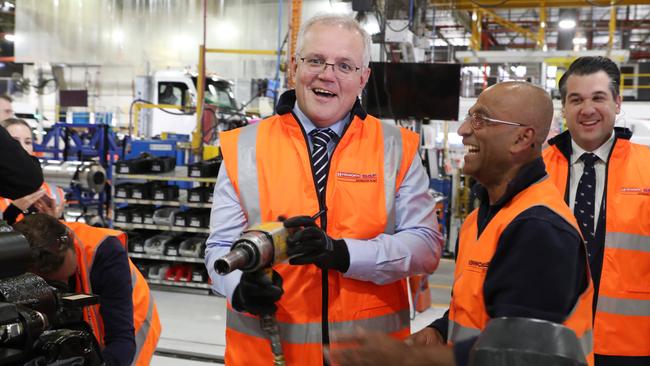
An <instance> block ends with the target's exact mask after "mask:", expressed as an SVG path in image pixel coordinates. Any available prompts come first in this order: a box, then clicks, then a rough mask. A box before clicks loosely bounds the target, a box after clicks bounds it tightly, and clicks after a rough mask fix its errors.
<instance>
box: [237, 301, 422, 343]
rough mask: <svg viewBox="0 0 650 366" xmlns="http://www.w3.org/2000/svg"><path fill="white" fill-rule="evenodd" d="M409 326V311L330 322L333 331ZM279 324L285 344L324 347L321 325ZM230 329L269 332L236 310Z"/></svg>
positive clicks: (396, 329) (250, 333)
mask: <svg viewBox="0 0 650 366" xmlns="http://www.w3.org/2000/svg"><path fill="white" fill-rule="evenodd" d="M409 324H410V320H409V313H408V309H407V310H403V311H400V312H398V313H393V314H388V315H382V316H378V317H375V318H370V319H359V320H350V321H344V322H333V323H329V329H330V330H333V331H350V330H353V329H355V327H361V328H363V329H367V330H370V331H381V332H384V333H394V332H399V331H401V330H403V329H408V326H409ZM278 325H279V327H280V339H281V340H282V341H283V342H287V343H292V344H309V343H312V344H314V343H317V344H320V343H321V342H322V336H321V329H322V328H321V327H322V325H321V323H320V322H318V323H300V324H292V323H285V322H278ZM226 326H227V327H228V328H229V329H232V330H234V331H237V332H240V333H243V334H246V335H248V336H251V337H257V338H267V335H266V333H264V332H263V331H262V329H261V328H260V320H259V319H258V318H253V317H251V316H249V315H246V314H243V313H238V312H236V311H234V310H232V309H228V310H227V317H226Z"/></svg>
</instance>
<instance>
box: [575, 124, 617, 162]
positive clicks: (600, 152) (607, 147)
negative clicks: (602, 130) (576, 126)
mask: <svg viewBox="0 0 650 366" xmlns="http://www.w3.org/2000/svg"><path fill="white" fill-rule="evenodd" d="M614 137H615V136H614V132H613V131H612V134H611V135H610V136H609V138H608V139H607V141H605V143H604V144H602V145H600V147H598V148H597V149H596V150H594V151H586V150H585V149H583V148H581V147H580V146H579V145H578V144H577V143H576V142H575V141H574V140H573V139H571V148H572V151H573V154H571V165H573V164H575V163H576V162H578V160H580V157H582V154H584V153H586V152H591V153H594V154H595V155H596V156H598V158H599V159H600V160H602V161H603V162H605V163H607V159H609V152H610V151H611V150H612V146H614Z"/></svg>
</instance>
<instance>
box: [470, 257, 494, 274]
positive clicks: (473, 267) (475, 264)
mask: <svg viewBox="0 0 650 366" xmlns="http://www.w3.org/2000/svg"><path fill="white" fill-rule="evenodd" d="M489 265H490V262H479V261H475V260H473V259H470V260H469V263H467V266H468V267H469V270H470V271H474V272H485V271H487V269H488V266H489Z"/></svg>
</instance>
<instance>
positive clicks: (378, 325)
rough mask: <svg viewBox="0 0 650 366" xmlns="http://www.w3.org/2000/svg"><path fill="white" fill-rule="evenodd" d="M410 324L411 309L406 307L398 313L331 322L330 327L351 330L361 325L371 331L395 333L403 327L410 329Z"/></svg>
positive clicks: (336, 330)
mask: <svg viewBox="0 0 650 366" xmlns="http://www.w3.org/2000/svg"><path fill="white" fill-rule="evenodd" d="M410 325H411V319H410V318H409V311H408V309H405V310H402V311H399V312H397V313H392V314H387V315H381V316H377V317H374V318H366V319H357V320H348V321H344V322H336V323H330V324H329V328H330V330H332V331H335V332H349V331H351V330H354V329H355V328H356V327H359V328H361V329H364V330H367V331H371V332H382V333H395V332H399V331H401V330H403V329H408V327H409V326H410Z"/></svg>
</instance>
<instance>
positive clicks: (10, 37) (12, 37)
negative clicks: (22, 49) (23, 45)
mask: <svg viewBox="0 0 650 366" xmlns="http://www.w3.org/2000/svg"><path fill="white" fill-rule="evenodd" d="M5 39H6V40H7V42H13V41H15V40H16V35H15V34H9V33H7V34H5Z"/></svg>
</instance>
